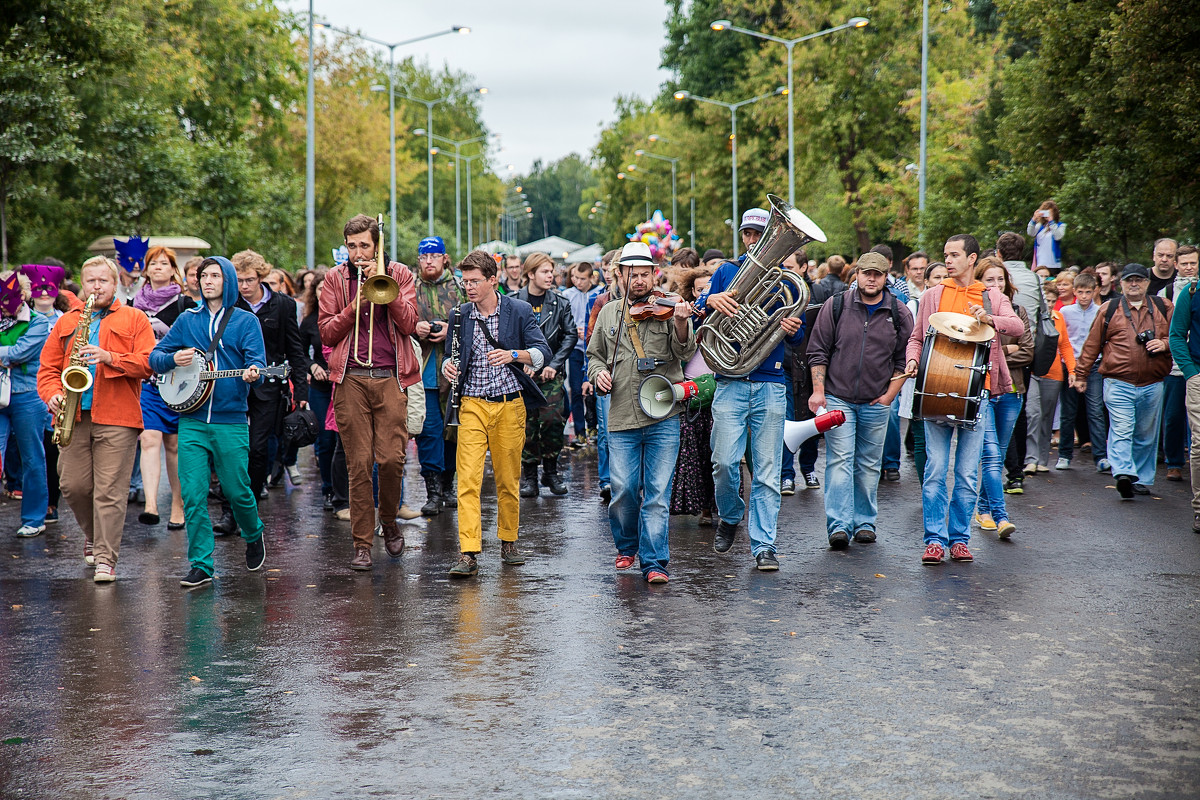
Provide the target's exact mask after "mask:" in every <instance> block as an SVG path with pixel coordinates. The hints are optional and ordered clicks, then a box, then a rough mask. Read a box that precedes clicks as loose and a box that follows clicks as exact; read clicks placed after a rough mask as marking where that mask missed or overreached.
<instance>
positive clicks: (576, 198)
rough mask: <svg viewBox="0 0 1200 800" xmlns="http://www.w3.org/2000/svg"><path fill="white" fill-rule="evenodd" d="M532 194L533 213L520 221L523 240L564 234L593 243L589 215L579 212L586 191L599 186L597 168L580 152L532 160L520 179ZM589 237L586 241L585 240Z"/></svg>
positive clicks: (525, 191)
mask: <svg viewBox="0 0 1200 800" xmlns="http://www.w3.org/2000/svg"><path fill="white" fill-rule="evenodd" d="M517 182H518V183H519V184H520V185H521V186H522V187H523V190H524V193H525V194H526V195H528V197H529V205H530V207H531V208H532V209H533V216H532V217H530V218H529V219H526V220H523V221H522V223H521V224H520V225H518V238H519V239H520V240H521V241H527V240H530V239H540V238H542V237H544V236H561V237H563V238H564V239H570V240H571V241H573V242H579V243H580V244H584V245H587V244H591V241H590V235H591V230H590V227H592V226H589V225H588V224H587V220H586V218H584V219H581V218H580V216H579V207H580V205H581V204H582V203H583V194H584V192H585V191H587V190H588V189H591V188H592V187H594V186H596V185H597V184H598V180H597V177H596V172H595V170H593V169H592V167H591V165H590V164H588V163H587V162H586V161H584V160H583V159H582V158H581V157H580V156H579V155H577V154H575V153H572V154H571V155H568V156H565V157H563V158H561V159H559V160H558V161H554V162H552V163H550V164H543V163H542V161H541V160H540V159H539V160H538V161H535V162H534V163H533V167H532V169H530V171H529V174H527V175H523V176H521V177H520V178H518V179H517ZM585 240H586V241H585Z"/></svg>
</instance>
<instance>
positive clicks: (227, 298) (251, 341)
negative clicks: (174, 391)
mask: <svg viewBox="0 0 1200 800" xmlns="http://www.w3.org/2000/svg"><path fill="white" fill-rule="evenodd" d="M209 260H212V261H216V262H217V263H218V264H220V265H221V273H222V274H223V275H224V278H225V290H224V293H223V295H222V297H221V310H220V311H219V312H218V313H217V314H215V315H214V314H212V313H210V312H209V310H208V303H207V301H206V302H202V303H200V305H198V306H196V307H195V308H189V309H188V310H187V311H185V312H183V313H182V314H180V315H179V318H178V319H177V320H175V324H174V325H172V326H171V330H170V331H168V332H167V335H166V336H164V337H163V338H162V341H160V342H159V343H158V346H157V347H155V348H154V352H152V353H150V368H151V369H152V370H154V371H155V372H157V373H159V374H162V373H164V372H168V371H170V370H172V369H174V368H175V353H176V351H178V350H183V349H186V348H188V347H194V348H196V349H197V350H199V351H200V353H201V355H202V354H203V353H205V352H206V351H207V350H208V346H209V344H211V343H212V339H213V337H214V336H216V334H217V329H218V328H219V327H220V325H221V318H222V317H223V316H224V315H226V314H232V315H233V316H231V317H230V318H229V324H228V325H227V326H225V333H224V334H222V335H221V341H220V342H219V343H218V344H217V351H216V353H214V355H213V360H214V362H215V364H214V365H213V369H217V370H226V369H237V370H244V369H245V368H246V367H250V366H255V367H260V368H261V367H264V366H266V361H267V356H266V348H265V347H264V345H263V335H262V328H261V327H260V325H259V322H258V318H257V317H255V316H254V314H253V313H251V312H249V311H246V310H244V309H241V308H236V307H235V304H236V303H237V301H238V289H237V272H235V271H234V269H233V264H231V263H230V262H229V259H227V258H222V257H221V256H214V257H212V258H211V259H205V263H206V264H207V262H208V261H209ZM201 269H202V270H203V267H201ZM259 380H262V378H259ZM249 393H250V384H248V383H246V382H245V381H244V380H242V379H241V377H236V378H221V379H220V380H218V381H217V385H216V386H214V387H213V392H212V395H211V396H210V397H209V398H208V402H206V403H205V404H204V405H202V406H200V408H198V409H196V410H195V411H193V412H192V413H190V414H185V415H183V416H186V417H191V418H192V419H200V420H203V421H204V422H213V423H225V424H239V425H245V424H246V396H247V395H249Z"/></svg>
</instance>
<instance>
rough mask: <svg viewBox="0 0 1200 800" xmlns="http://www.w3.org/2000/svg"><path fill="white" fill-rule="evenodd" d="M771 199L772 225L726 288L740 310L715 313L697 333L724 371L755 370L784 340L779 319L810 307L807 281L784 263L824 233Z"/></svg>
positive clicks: (708, 357)
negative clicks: (785, 266) (729, 314)
mask: <svg viewBox="0 0 1200 800" xmlns="http://www.w3.org/2000/svg"><path fill="white" fill-rule="evenodd" d="M767 200H768V201H769V202H770V204H771V216H770V218H769V219H768V220H767V227H766V228H765V229H764V230H763V234H762V238H761V239H759V240H758V243H757V244H755V245H754V247H752V248H751V249H750V250H748V251H746V260H745V262H744V263H743V264H742V267H741V269H739V270H738V273H737V275H735V276H734V278H733V283H731V284H730V285H729V289H727V291H728V292H729V293H730V294H732V295H733V296H734V297H735V298H736V299H737V302H738V305H739V308H738V312H737V314H736V315H735V316H732V317H730V316H728V315H726V314H723V313H721V312H719V311H710V312H709V314H708V317H707V318H706V319H705V321H704V324H702V325H701V326H700V329H699V331H698V332H697V333H698V336H699V339H700V352H701V353H703V354H704V360H705V362H707V363H708V366H710V367H711V368H712V369H713V370H714V371H716V372H717V373H719V374H721V375H729V376H731V377H735V378H740V377H742V376H743V375H749V374H750V373H751V372H753V371H754V370H755V369H756V368H757V367H758V365H759V364H761V363H762V362H763V360H764V359H765V358H766V357H767V356H769V355H770V354H771V351H772V350H774V349H775V347H776V346H777V345H778V344H779V342H780V341H781V340H782V339H783V329H782V328H781V327H780V326H779V321H780V320H782V319H784V318H785V317H798V316H800V315H801V314H803V313H804V309H805V307H807V306H808V298H809V290H808V284H807V283H805V282H804V278H802V277H800V275H798V274H797V273H795V272H793V271H792V270H790V269H783V267H781V266H780V264H781V263H782V262H783V260H784V259H785V258H787V257H788V256H790V255H791V254H792V253H794V252H795V251H796V250H798V249H800V248H801V247H803V246H804V245H806V244H808V243H809V242H823V241H825V232H824V231H822V230H821V228H820V227H819V226H818V225H817V224H816V223H815V222H813V221H812V220H811V219H809V218H808V217H807V216H805V215H804V214H803V213H801V212H800V211H799V210H798V209H796V208H795V207H794V206H792V205H791V204H790V203H787V202H786V201H784V200H783V199H782V198H780V197H777V196H775V195H773V194H769V195H767ZM772 308H774V309H775V310H774V311H772V310H771V309H772Z"/></svg>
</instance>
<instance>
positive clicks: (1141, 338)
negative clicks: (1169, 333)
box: [1137, 331, 1154, 347]
mask: <svg viewBox="0 0 1200 800" xmlns="http://www.w3.org/2000/svg"><path fill="white" fill-rule="evenodd" d="M1153 338H1154V331H1142V332H1141V333H1139V334H1138V335H1137V342H1138V344H1140V345H1141V346H1142V347H1145V346H1146V345H1148V344H1149V343H1150V340H1151V339H1153Z"/></svg>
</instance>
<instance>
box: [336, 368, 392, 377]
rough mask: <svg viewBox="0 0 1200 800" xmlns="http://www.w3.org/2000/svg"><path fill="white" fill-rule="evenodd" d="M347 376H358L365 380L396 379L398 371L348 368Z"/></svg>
mask: <svg viewBox="0 0 1200 800" xmlns="http://www.w3.org/2000/svg"><path fill="white" fill-rule="evenodd" d="M346 374H347V375H358V376H360V377H363V378H394V377H396V370H394V369H385V368H384V367H347V368H346Z"/></svg>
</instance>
